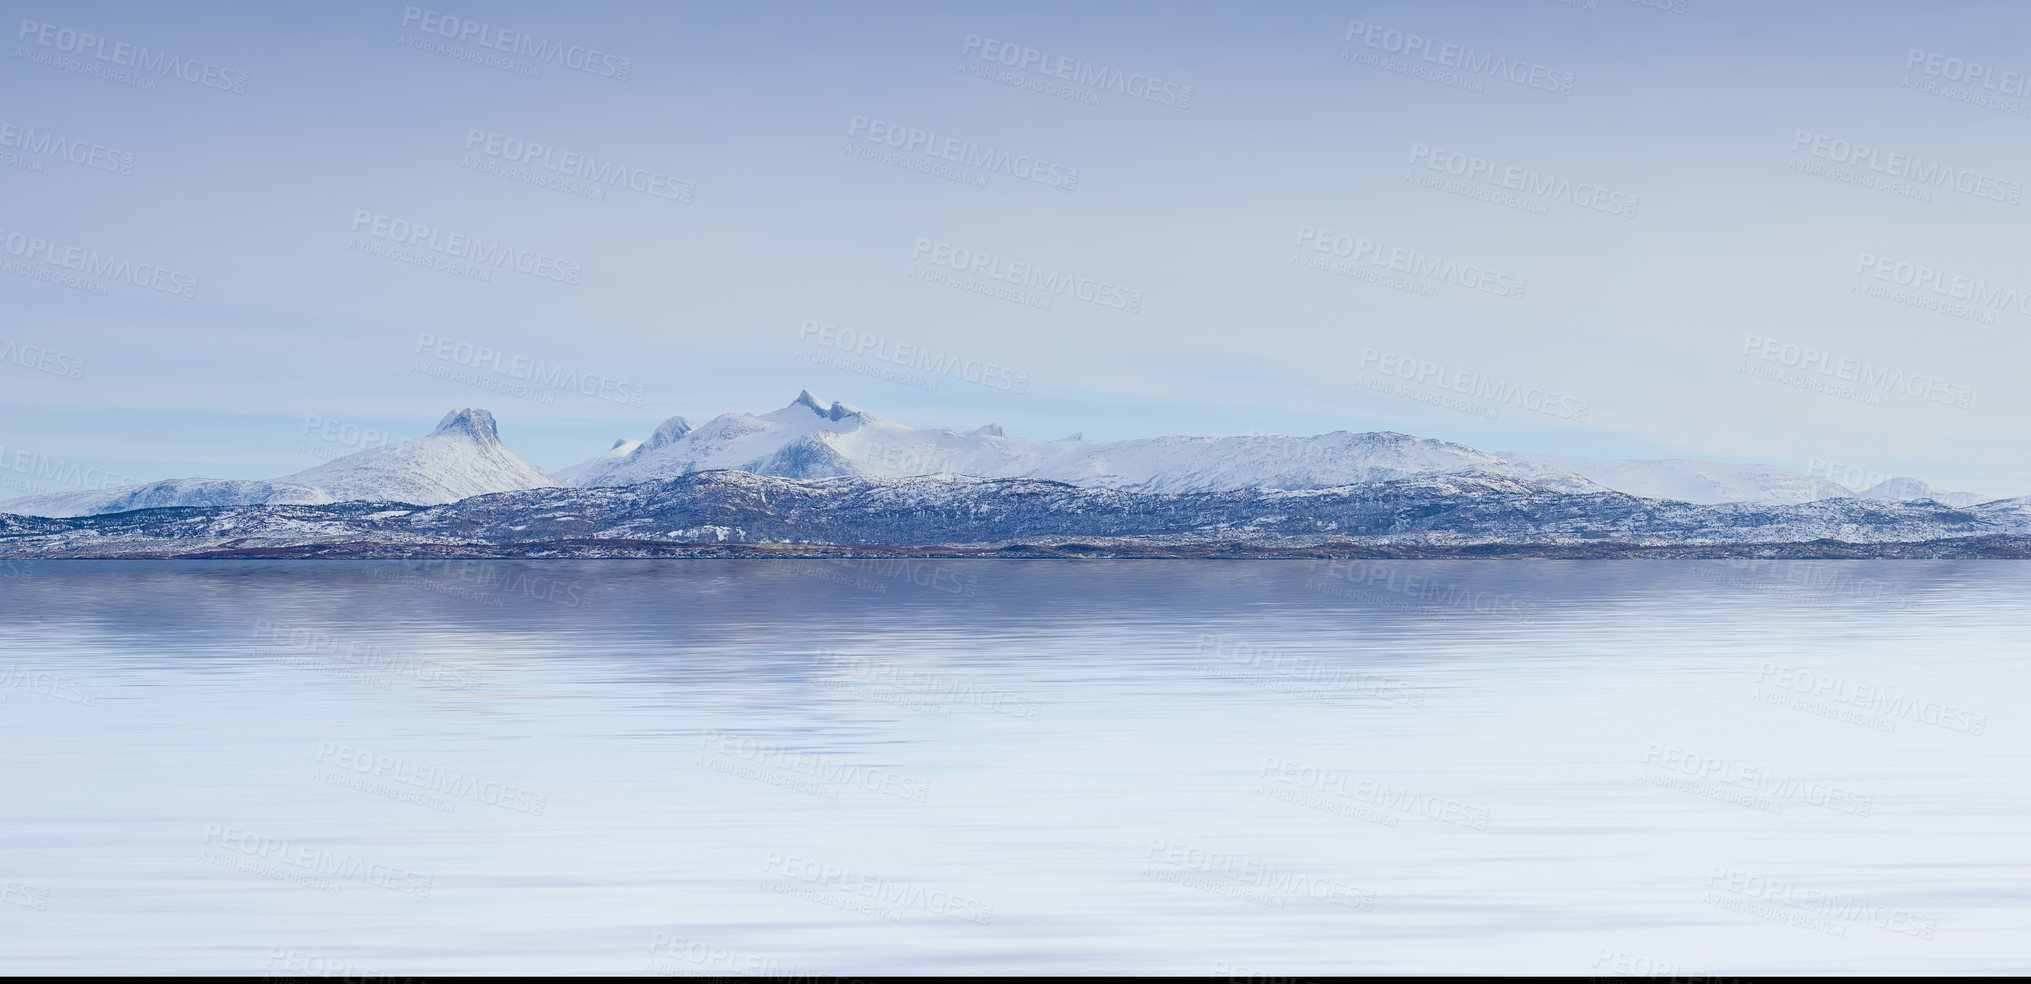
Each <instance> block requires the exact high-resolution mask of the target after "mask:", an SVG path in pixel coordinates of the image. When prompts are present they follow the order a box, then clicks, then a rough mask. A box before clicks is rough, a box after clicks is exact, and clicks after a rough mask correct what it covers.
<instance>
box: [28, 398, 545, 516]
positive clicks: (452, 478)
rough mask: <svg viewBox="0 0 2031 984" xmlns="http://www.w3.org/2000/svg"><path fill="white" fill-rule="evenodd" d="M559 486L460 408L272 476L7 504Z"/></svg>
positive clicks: (488, 417) (140, 505)
mask: <svg viewBox="0 0 2031 984" xmlns="http://www.w3.org/2000/svg"><path fill="white" fill-rule="evenodd" d="M556 484H557V483H556V482H555V481H553V480H551V478H550V476H549V475H546V474H544V472H543V470H542V469H541V468H537V467H535V466H534V465H531V464H529V463H527V462H525V461H523V460H522V459H520V458H517V457H515V455H514V453H513V452H510V451H509V450H508V449H507V447H506V446H505V445H503V444H502V443H501V435H500V432H499V431H498V430H497V429H496V428H495V425H494V416H493V414H490V413H488V412H486V411H485V410H453V411H452V412H450V413H448V414H445V415H444V419H443V420H440V421H438V423H437V429H436V430H434V431H432V432H430V433H429V434H428V435H425V436H423V437H419V438H416V439H415V440H413V441H403V442H402V443H400V444H391V445H388V446H386V447H376V448H368V449H367V450H364V451H356V452H354V453H352V454H349V455H346V456H344V457H342V458H334V459H332V460H331V461H328V462H325V463H324V464H322V465H318V466H317V467H315V468H309V469H305V470H303V471H300V472H296V473H295V474H292V475H284V476H282V477H281V478H276V479H270V480H268V481H236V480H231V479H211V478H172V479H168V480H166V481H161V482H151V483H149V484H147V485H130V486H126V487H124V488H114V489H103V490H97V491H90V492H52V493H48V494H45V495H33V496H29V497H27V498H23V499H15V500H13V501H11V502H0V512H10V513H16V514H19V515H23V516H58V517H61V516H92V515H99V514H104V513H118V512H127V511H130V510H134V509H155V508H161V507H165V506H248V505H317V504H321V503H328V502H353V501H372V502H407V503H412V504H415V505H419V506H434V505H441V504H443V503H447V502H457V501H458V500H460V499H466V498H470V497H472V496H476V495H484V494H486V493H488V492H508V491H513V490H516V489H533V488H544V487H547V486H553V485H556Z"/></svg>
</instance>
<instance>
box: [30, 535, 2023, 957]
mask: <svg viewBox="0 0 2031 984" xmlns="http://www.w3.org/2000/svg"><path fill="white" fill-rule="evenodd" d="M2027 599H2031V565H2021V564H2014V563H2006V562H1989V563H1982V562H1936V563H1935V562H1910V561H1907V562H1827V563H1767V562H1763V563H1754V564H1751V563H1746V562H1726V561H1703V562H1662V561H1659V562H1651V561H1610V562H1544V563H1539V562H1523V561H1485V562H1483V561H1425V562H1389V563H1383V562H1341V563H1324V562H1321V563H1312V562H1304V561H1265V562H1183V561H1124V562H1058V561H1007V560H997V561H987V560H976V561H938V562H926V561H913V562H910V563H906V564H905V563H899V562H880V563H869V562H825V561H791V562H763V561H752V562H741V561H726V562H720V561H671V562H657V561H583V562H580V561H570V562H563V561H551V562H458V563H382V562H346V561H339V562H302V561H295V562H266V563H263V562H154V563H141V562H132V563H129V562H46V563H36V564H28V563H24V562H20V561H13V562H8V563H7V565H6V566H5V568H4V569H0V699H4V703H0V776H4V779H5V787H4V788H5V792H6V795H5V797H4V799H0V881H4V886H0V972H6V973H16V974H20V973H36V972H44V971H70V972H105V973H123V972H138V973H155V974H167V973H223V974H270V975H282V976H303V975H307V974H320V973H333V974H348V975H354V976H361V975H366V976H372V975H380V974H404V975H433V974H436V975H442V974H454V973H461V972H484V973H502V972H521V973H543V972H565V971H583V972H590V973H624V974H631V973H645V972H646V973H651V974H655V973H668V974H683V975H720V976H725V975H733V974H756V973H771V974H800V973H810V974H834V973H837V974H871V973H934V972H955V973H963V972H1001V973H1073V972H1114V973H1120V972H1155V973H1176V974H1191V975H1220V976H1250V975H1256V974H1326V973H1380V972H1401V971H1442V972H1474V971H1499V972H1516V973H1561V974H1590V975H1596V976H1608V977H1625V976H1641V975H1645V974H1652V973H1663V974H1680V975H1685V974H1725V975H1751V974H1770V973H1783V972H1843V971H1845V972H1874V973H1884V972H1890V973H1919V972H1935V971H1952V972H2005V971H2015V972H2020V973H2021V972H2024V971H2026V970H2027V969H2031V936H2027V935H2026V934H2025V933H2024V932H2023V929H2024V927H2025V926H2026V925H2031V824H2027V822H2026V820H2025V818H2026V816H2027V815H2031V783H2027V782H2026V781H2025V779H2024V764H2025V762H2026V761H2027V752H2031V737H2027V732H2026V729H2025V727H2024V725H2023V723H2022V718H2021V717H2020V716H2019V715H2017V714H2016V713H2015V711H2016V709H2017V708H2019V707H2021V706H2023V705H2024V704H2025V703H2026V698H2027V697H2031V673H2027V669H2026V666H2027V663H2026V659H2025V640H2026V639H2027V638H2031V603H2027Z"/></svg>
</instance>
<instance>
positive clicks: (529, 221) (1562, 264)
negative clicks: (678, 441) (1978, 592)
mask: <svg viewBox="0 0 2031 984" xmlns="http://www.w3.org/2000/svg"><path fill="white" fill-rule="evenodd" d="M1141 6H1142V8H1143V9H1141V10H1130V9H1127V5H1118V4H1117V5H1096V4H1092V3H1084V2H1082V3H1063V4H1055V3H1036V2H1032V3H1022V4H997V5H986V6H981V7H980V8H979V9H975V10H967V9H964V5H954V4H933V3H922V4H903V3H881V4H858V5H851V9H847V5H832V4H824V5H819V4H812V5H786V4H769V3H761V4H756V3H742V4H738V5H734V4H700V3H683V4H668V3H639V4H584V5H561V4H533V3H531V4H520V3H517V4H504V3H489V4H484V5H479V4H473V5H467V6H436V7H433V6H427V5H424V4H417V5H414V6H411V5H406V4H400V3H393V4H383V3H371V2H370V3H328V4H321V5H308V4H266V3H264V4H253V3H244V4H224V3H219V4H205V5H178V6H176V7H175V8H173V9H172V8H171V7H169V6H166V5H161V4H150V3H134V4H114V3H89V2H87V3H80V2H65V3H55V2H47V0H41V2H30V3H15V2H8V3H6V4H5V5H4V7H5V10H6V13H7V16H6V18H5V20H4V25H5V29H6V30H7V31H8V32H9V34H10V35H11V37H10V38H9V40H8V42H7V51H6V52H5V57H4V59H0V90H4V92H5V93H6V98H5V99H4V100H0V204H4V207H0V265H4V269H0V274H4V275H0V311H4V312H5V313H4V315H0V415H4V426H0V448H4V452H5V457H4V459H0V483H4V485H0V498H7V497H10V496H11V495H13V494H23V493H27V492H35V491H46V490H51V489H56V488H76V487H80V486H81V485H84V484H89V483H92V482H94V481H97V480H99V479H95V478H94V477H93V476H97V475H105V474H111V475H115V476H132V477H133V478H135V479H137V480H153V479H158V478H167V477H176V476H189V475H202V476H212V477H226V478H259V477H269V476H275V475H280V474H283V473H286V472H291V471H295V470H298V469H300V468H304V467H308V466H311V465H314V464H317V463H319V462H321V461H323V460H328V459H329V458H330V457H332V456H333V455H335V454H338V453H343V452H344V451H348V450H352V449H353V448H354V447H355V446H357V444H358V443H359V439H357V438H355V437H354V435H355V434H356V433H358V430H356V429H364V430H367V431H374V432H379V433H381V434H385V435H387V436H388V437H389V438H390V439H400V438H405V437H410V436H415V435H417V434H420V433H423V432H425V431H427V430H428V429H429V428H430V427H431V426H433V425H434V424H435V422H436V421H437V419H438V418H439V417H440V416H442V415H443V414H444V412H445V411H447V410H449V409H451V408H454V407H464V406H478V407H485V408H488V409H491V410H492V411H493V412H494V414H495V416H496V417H497V418H498V419H499V421H500V424H501V431H502V434H503V437H504V438H505V440H506V441H507V442H508V444H509V446H510V447H511V448H512V449H514V450H515V451H516V452H518V453H519V454H521V455H522V456H523V457H524V458H527V459H528V460H530V461H531V462H533V463H536V464H539V465H543V466H545V467H557V466H561V465H565V464H569V463H571V462H574V461H577V460H580V459H583V458H585V457H588V456H590V455H592V454H594V453H597V452H599V451H601V450H603V449H605V448H606V447H607V446H608V445H609V444H611V443H612V441H613V440H614V439H615V438H618V437H642V436H645V435H647V434H648V432H649V431H650V430H651V429H652V428H653V427H654V426H655V425H656V423H657V422H659V421H661V420H662V419H664V418H665V417H668V416H670V415H672V414H679V413H681V414H684V415H687V416H690V417H693V418H694V419H704V418H706V417H709V416H711V415H714V414H717V413H721V412H725V411H729V410H745V411H756V412H760V411H767V410H771V409H774V408H777V407H780V406H782V405H784V404H786V403H788V402H789V401H790V400H791V398H793V397H794V396H795V395H796V394H797V392H798V390H799V389H802V388H809V389H811V390H812V391H814V392H816V393H817V394H818V395H819V396H821V397H823V398H825V399H827V400H833V399H837V400H844V401H846V402H848V403H852V404H855V405H858V406H860V407H863V408H865V409H867V410H869V411H872V412H874V413H876V414H878V415H880V416H884V417H888V418H891V419H895V420H899V421H902V422H905V423H910V424H914V425H918V426H949V427H954V428H960V429H967V428H972V427H975V426H978V425H980V424H982V423H986V422H989V421H995V422H999V423H1001V424H1002V425H1003V426H1004V427H1005V428H1006V430H1007V432H1008V433H1010V434H1014V435H1024V436H1033V437H1058V436H1062V435H1064V434H1066V433H1069V432H1073V431H1080V432H1084V434H1085V436H1086V437H1088V438H1096V439H1097V438H1121V437H1137V436H1150V435H1157V434H1243V433H1249V432H1271V433H1288V434H1311V433H1322V432H1327V431H1333V430H1341V429H1346V430H1356V431H1359V430H1398V431H1404V432H1408V433H1414V434H1419V435H1424V436H1430V437H1439V438H1446V439H1450V440H1456V441H1461V442H1463V443H1467V444H1470V445H1473V446H1476V447H1479V448H1483V449H1485V450H1530V451H1548V452H1565V453H1575V454H1589V455H1601V456H1615V457H1675V456H1685V457H1711V458H1721V459H1727V460H1744V461H1766V462H1770V463H1774V464H1779V465H1783V466H1787V467H1791V468H1795V469H1798V470H1806V469H1808V468H1809V467H1811V466H1813V465H1814V464H1815V463H1826V462H1837V463H1839V465H1838V466H1837V467H1838V469H1839V472H1838V473H1837V474H1835V475H1834V477H1836V478H1842V477H1849V478H1860V477H1862V476H1865V475H1867V474H1870V473H1880V474H1915V475H1918V476H1921V477H1923V478H1926V479H1927V480H1929V481H1932V482H1934V483H1935V484H1939V485H1943V486H1947V487H1951V488H1960V489H1969V490H1973V491H1981V492H1990V493H1994V494H2010V495H2015V494H2024V493H2027V492H2031V460H2027V457H2026V455H2025V454H2024V450H2023V449H2024V442H2023V437H2022V429H2023V425H2024V421H2025V420H2026V419H2027V417H2031V412H2027V411H2031V396H2027V395H2026V393H2025V391H2024V388H2023V387H2022V386H2021V385H2020V380H2021V377H2022V373H2023V367H2024V365H2025V363H2026V356H2027V354H2031V342H2027V334H2031V263H2026V262H2025V255H2026V254H2025V247H2024V241H2023V235H2024V230H2025V228H2026V222H2025V218H2026V214H2027V210H2031V205H2027V204H2026V203H2025V202H2024V200H2023V199H2024V197H2025V196H2024V187H2023V182H2025V181H2027V180H2031V154H2026V153H2025V152H2024V151H2025V149H2026V147H2027V143H2031V81H2027V80H2031V54H2027V51H2031V48H2027V46H2026V44H2025V41H2026V40H2027V38H2031V31H2027V30H2026V28H2027V26H2031V7H2027V6H2026V5H2024V4H2021V3H2013V2H1996V3H1945V4H1942V3H1924V4H1921V3H1915V2H1914V3H1896V4H1890V3H1854V2H1823V3H1812V4H1800V3H1787V4H1782V5H1771V4H1767V3H1746V2H1743V3H1736V2H1728V3H1722V2H1714V0H1683V2H1678V0H1652V2H1651V3H1639V2H1633V0H1591V2H1575V3H1560V2H1555V0H1508V2H1503V3H1475V4H1470V3H1448V4H1431V3H1401V4H1374V3H1320V4H1303V5H1293V4H1259V3H1235V4H1190V5H1181V4H1163V5H1155V4H1147V5H1141ZM1674 7H1676V8H1678V9H1673V8H1674ZM1103 8H1104V9H1103ZM88 36H89V37H88ZM1984 66H1988V67H1984ZM532 148H534V149H532ZM2020 292H2023V293H2020ZM807 323H808V325H807ZM483 352H484V353H486V354H482V353H483ZM1406 375H1407V376H1409V377H1411V378H1409V379H1404V378H1402V377H1403V376H1406ZM327 422H331V423H332V426H331V427H330V428H327V427H326V426H325V425H326V423H327ZM374 439H375V437H374V436H373V435H371V434H370V435H368V436H367V437H366V438H365V440H367V441H372V440H374ZM1830 467H1832V466H1830ZM86 469H92V471H86Z"/></svg>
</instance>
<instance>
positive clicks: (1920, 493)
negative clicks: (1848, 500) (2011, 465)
mask: <svg viewBox="0 0 2031 984" xmlns="http://www.w3.org/2000/svg"><path fill="white" fill-rule="evenodd" d="M1860 495H1861V497H1862V498H1864V499H1882V500H1885V501H1889V502H1921V501H1924V500H1926V499H1930V500H1932V501H1933V502H1943V503H1945V504H1947V505H1949V506H1957V507H1960V508H1963V509H1964V508H1966V507H1968V506H1976V505H1980V504H1982V503H1984V502H1991V501H1994V500H1995V498H1996V497H1995V496H1993V495H1984V494H1982V493H1980V492H1944V491H1941V490H1939V489H1935V488H1933V487H1932V486H1930V485H1927V484H1925V483H1924V482H1921V481H1919V480H1918V479H1915V478H1892V479H1888V480H1886V481H1882V482H1878V483H1876V484H1875V485H1871V486H1869V487H1868V488H1866V489H1864V490H1862V492H1861V493H1860Z"/></svg>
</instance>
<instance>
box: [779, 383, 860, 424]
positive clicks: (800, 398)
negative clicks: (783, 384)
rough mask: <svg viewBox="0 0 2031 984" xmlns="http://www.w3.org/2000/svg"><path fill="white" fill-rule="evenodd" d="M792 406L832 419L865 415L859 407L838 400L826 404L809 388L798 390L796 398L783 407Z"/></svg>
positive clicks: (786, 408)
mask: <svg viewBox="0 0 2031 984" xmlns="http://www.w3.org/2000/svg"><path fill="white" fill-rule="evenodd" d="M792 407H803V408H804V409H806V410H809V411H811V412H812V413H815V414H817V415H818V416H820V417H824V418H825V419H827V420H834V421H837V420H845V419H846V418H848V417H862V416H866V414H865V413H864V412H862V410H861V409H860V408H859V407H856V406H853V405H851V404H847V403H841V402H839V401H838V400H834V401H832V402H831V403H830V404H829V405H828V404H827V403H826V402H825V401H824V400H821V399H819V398H818V397H817V396H815V395H813V394H812V392H811V391H810V390H798V391H797V398H796V399H794V400H791V401H790V406H788V407H784V408H783V409H785V410H788V409H790V408H792Z"/></svg>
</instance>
